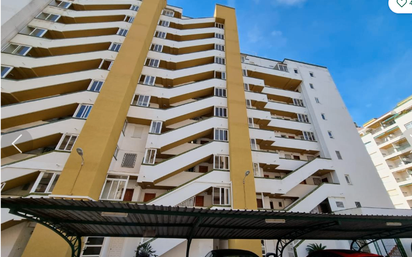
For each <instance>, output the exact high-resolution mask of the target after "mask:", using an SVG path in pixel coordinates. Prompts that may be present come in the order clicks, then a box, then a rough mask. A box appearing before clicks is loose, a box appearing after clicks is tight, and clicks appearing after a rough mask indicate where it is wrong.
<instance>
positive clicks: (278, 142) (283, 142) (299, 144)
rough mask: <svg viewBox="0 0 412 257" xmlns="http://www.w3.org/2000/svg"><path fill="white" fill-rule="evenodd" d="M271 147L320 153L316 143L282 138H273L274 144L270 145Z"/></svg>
mask: <svg viewBox="0 0 412 257" xmlns="http://www.w3.org/2000/svg"><path fill="white" fill-rule="evenodd" d="M272 146H274V147H280V148H290V149H302V150H306V151H315V152H317V151H320V146H319V143H318V142H316V141H307V140H301V139H291V138H283V137H275V142H274V143H273V144H272Z"/></svg>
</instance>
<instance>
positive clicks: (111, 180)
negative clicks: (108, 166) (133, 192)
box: [100, 175, 129, 201]
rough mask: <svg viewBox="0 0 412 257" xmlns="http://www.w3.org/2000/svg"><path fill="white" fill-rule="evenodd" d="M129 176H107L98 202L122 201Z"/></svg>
mask: <svg viewBox="0 0 412 257" xmlns="http://www.w3.org/2000/svg"><path fill="white" fill-rule="evenodd" d="M128 181H129V176H119V175H107V178H106V182H105V184H104V186H103V190H102V193H101V195H100V200H114V201H116V200H123V197H124V193H125V192H126V190H125V188H126V185H127V182H128Z"/></svg>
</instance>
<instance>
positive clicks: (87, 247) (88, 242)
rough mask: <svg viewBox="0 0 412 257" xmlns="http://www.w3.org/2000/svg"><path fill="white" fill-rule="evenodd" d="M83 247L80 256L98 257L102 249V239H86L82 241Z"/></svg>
mask: <svg viewBox="0 0 412 257" xmlns="http://www.w3.org/2000/svg"><path fill="white" fill-rule="evenodd" d="M84 242H85V243H84V247H83V251H82V254H81V256H83V257H87V256H89V257H94V256H100V253H101V251H102V248H103V242H104V237H91V236H89V237H86V238H85V239H84Z"/></svg>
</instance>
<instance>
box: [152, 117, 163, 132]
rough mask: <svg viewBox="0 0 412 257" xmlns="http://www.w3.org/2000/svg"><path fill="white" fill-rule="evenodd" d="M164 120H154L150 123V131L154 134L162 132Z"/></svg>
mask: <svg viewBox="0 0 412 257" xmlns="http://www.w3.org/2000/svg"><path fill="white" fill-rule="evenodd" d="M162 124H163V122H162V121H155V120H153V121H152V123H151V124H150V132H149V133H153V134H160V133H162Z"/></svg>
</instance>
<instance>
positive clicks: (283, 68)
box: [275, 63, 289, 72]
mask: <svg viewBox="0 0 412 257" xmlns="http://www.w3.org/2000/svg"><path fill="white" fill-rule="evenodd" d="M275 70H279V71H284V72H289V71H288V66H287V65H285V64H281V63H278V64H276V66H275Z"/></svg>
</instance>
